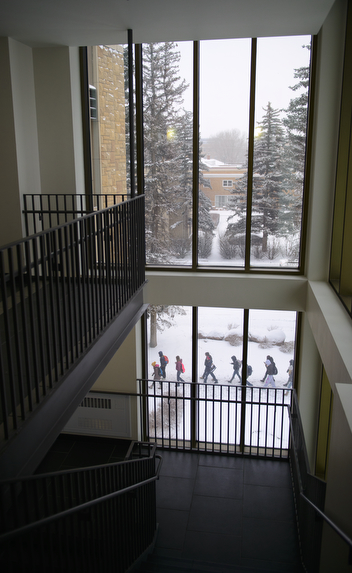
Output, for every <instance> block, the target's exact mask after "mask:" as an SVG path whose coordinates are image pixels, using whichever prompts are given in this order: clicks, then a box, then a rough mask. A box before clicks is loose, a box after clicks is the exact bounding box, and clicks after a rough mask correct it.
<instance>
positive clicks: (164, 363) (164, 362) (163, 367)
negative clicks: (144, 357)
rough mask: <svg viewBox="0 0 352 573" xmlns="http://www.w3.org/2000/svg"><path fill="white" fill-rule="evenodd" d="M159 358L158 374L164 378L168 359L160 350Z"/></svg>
mask: <svg viewBox="0 0 352 573" xmlns="http://www.w3.org/2000/svg"><path fill="white" fill-rule="evenodd" d="M159 357H160V374H161V377H162V378H164V380H165V378H166V366H167V365H168V364H169V359H168V357H167V356H164V354H163V353H162V351H161V350H160V352H159Z"/></svg>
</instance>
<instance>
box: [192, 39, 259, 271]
mask: <svg viewBox="0 0 352 573" xmlns="http://www.w3.org/2000/svg"><path fill="white" fill-rule="evenodd" d="M250 60H251V40H250V39H237V40H213V41H204V42H201V43H200V137H201V158H200V167H199V172H200V191H199V226H198V242H199V245H198V263H199V265H208V266H232V267H243V266H244V233H245V223H244V225H243V220H244V221H245V216H246V200H247V189H246V188H245V189H242V187H240V188H238V186H237V183H238V182H239V181H241V179H242V178H243V175H244V172H245V165H244V164H245V158H246V154H247V139H248V124H249V90H250ZM217 196H227V197H228V201H226V202H225V201H224V200H222V201H219V200H217V199H216V198H217Z"/></svg>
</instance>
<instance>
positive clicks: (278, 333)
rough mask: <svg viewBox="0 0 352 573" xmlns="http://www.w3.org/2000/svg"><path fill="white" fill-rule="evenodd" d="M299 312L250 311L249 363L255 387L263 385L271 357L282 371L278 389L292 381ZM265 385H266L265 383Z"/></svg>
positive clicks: (276, 377) (279, 373)
mask: <svg viewBox="0 0 352 573" xmlns="http://www.w3.org/2000/svg"><path fill="white" fill-rule="evenodd" d="M296 320H297V313H296V312H293V311H281V310H250V311H249V327H248V364H250V366H251V367H252V374H251V376H250V377H249V378H248V380H249V382H251V383H252V384H253V385H254V386H259V387H262V386H263V382H262V379H263V378H264V377H265V373H266V366H265V364H264V362H265V360H266V358H267V356H268V355H270V356H272V357H273V359H274V362H275V364H276V366H277V369H278V374H277V375H276V376H274V379H275V386H276V387H278V388H282V387H284V384H286V382H287V380H288V373H287V369H288V367H289V362H290V360H294V357H295V342H296ZM264 383H265V382H264Z"/></svg>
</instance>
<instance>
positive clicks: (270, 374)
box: [264, 356, 277, 388]
mask: <svg viewBox="0 0 352 573" xmlns="http://www.w3.org/2000/svg"><path fill="white" fill-rule="evenodd" d="M270 358H271V356H267V357H266V360H265V362H264V364H265V366H266V376H264V380H265V378H266V382H264V388H267V387H268V386H269V384H271V385H272V387H273V388H276V386H275V380H274V374H277V368H276V365H275V362H274V360H273V359H271V360H270Z"/></svg>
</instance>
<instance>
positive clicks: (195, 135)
mask: <svg viewBox="0 0 352 573" xmlns="http://www.w3.org/2000/svg"><path fill="white" fill-rule="evenodd" d="M199 56H200V48H199V42H194V43H193V150H192V164H193V178H192V181H193V205H192V207H193V208H192V270H196V268H197V266H198V215H199V213H198V209H199V67H200V66H199V61H200V60H199Z"/></svg>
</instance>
